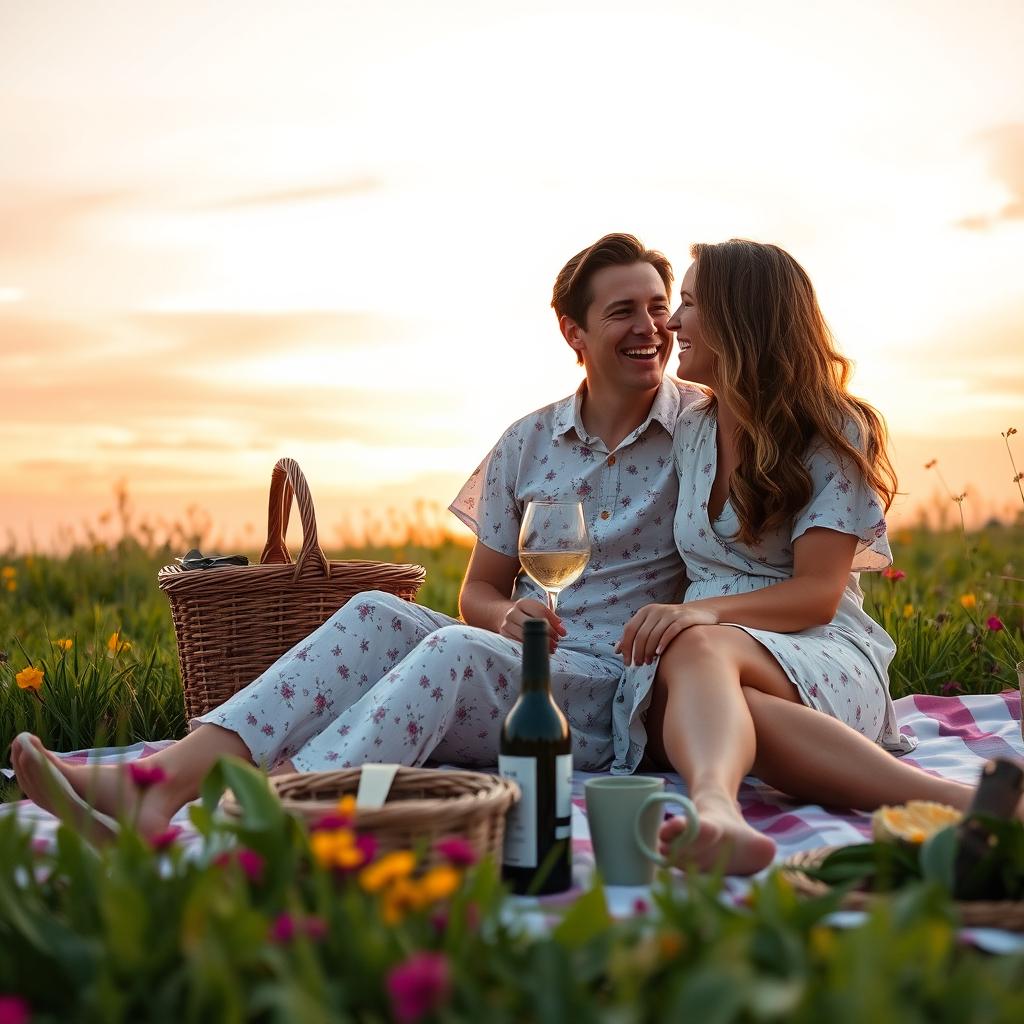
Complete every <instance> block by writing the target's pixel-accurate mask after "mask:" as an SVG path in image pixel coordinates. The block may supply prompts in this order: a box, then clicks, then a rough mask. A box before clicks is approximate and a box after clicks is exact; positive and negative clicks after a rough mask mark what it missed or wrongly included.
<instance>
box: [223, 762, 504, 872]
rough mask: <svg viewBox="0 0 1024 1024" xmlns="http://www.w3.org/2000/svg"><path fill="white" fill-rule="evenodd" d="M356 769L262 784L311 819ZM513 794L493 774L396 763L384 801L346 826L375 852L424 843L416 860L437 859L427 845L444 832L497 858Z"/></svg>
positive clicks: (228, 801)
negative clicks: (364, 836) (372, 842)
mask: <svg viewBox="0 0 1024 1024" xmlns="http://www.w3.org/2000/svg"><path fill="white" fill-rule="evenodd" d="M359 776H360V769H359V768H344V769H341V770H339V771H333V772H302V773H300V774H298V775H272V776H271V777H270V785H271V788H272V789H273V790H274V791H275V792H276V793H277V795H278V797H279V798H280V800H281V803H282V805H283V806H284V809H285V810H286V811H288V813H289V814H293V815H295V816H296V817H298V818H301V819H303V820H305V821H306V822H307V823H309V824H312V823H314V822H315V821H317V820H319V819H320V818H322V817H323V816H324V815H326V814H331V813H332V812H334V811H335V810H336V805H337V803H338V801H339V800H340V799H341V798H342V797H343V796H345V795H346V794H349V793H351V794H353V795H355V793H356V790H357V789H358V788H359ZM518 799H519V787H518V786H517V785H516V784H515V783H514V782H510V781H509V780H508V779H503V778H501V777H500V776H498V775H488V774H486V773H484V772H470V771H452V770H448V769H441V768H404V767H403V768H399V769H398V771H397V772H396V773H395V779H394V782H392V784H391V789H390V791H389V792H388V798H387V801H386V802H385V804H384V806H383V807H377V808H370V809H366V808H363V809H361V810H357V811H356V814H355V819H354V821H353V823H352V826H353V828H355V829H356V830H357V831H359V832H366V833H369V834H371V835H373V837H374V838H375V839H376V840H377V843H378V851H379V852H380V853H389V852H391V851H393V850H410V849H413V848H414V847H415V846H416V845H417V844H424V845H425V847H426V850H427V854H426V858H425V860H424V862H423V865H422V866H423V867H429V866H432V865H433V864H436V863H438V862H439V861H440V860H442V859H443V858H440V857H439V856H438V855H436V854H435V853H434V852H433V848H434V844H435V843H436V842H437V840H439V839H444V838H446V837H447V836H461V837H462V838H463V839H465V840H466V841H467V842H469V843H470V844H471V845H472V846H473V849H474V850H476V852H477V855H478V856H480V857H484V856H488V855H489V856H490V857H492V858H493V859H494V861H495V863H497V864H500V863H501V854H502V844H503V842H504V839H505V815H506V814H507V812H508V809H509V808H510V807H511V806H512V804H513V803H515V801H517V800H518ZM221 806H222V807H223V810H224V812H225V814H227V815H228V816H229V817H233V818H238V817H239V816H240V814H241V809H240V808H239V806H238V802H237V801H236V800H235V798H234V795H233V794H232V793H231V792H230V791H229V792H228V793H226V794H225V795H224V800H223V803H222V805H221Z"/></svg>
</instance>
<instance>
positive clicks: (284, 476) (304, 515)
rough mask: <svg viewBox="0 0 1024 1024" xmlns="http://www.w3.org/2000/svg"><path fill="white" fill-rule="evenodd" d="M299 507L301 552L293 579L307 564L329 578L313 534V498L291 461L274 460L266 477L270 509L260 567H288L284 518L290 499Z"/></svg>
mask: <svg viewBox="0 0 1024 1024" xmlns="http://www.w3.org/2000/svg"><path fill="white" fill-rule="evenodd" d="M293 495H294V497H295V501H296V502H297V503H298V506H299V517H300V518H301V520H302V550H301V551H300V552H299V560H298V561H297V562H296V563H295V576H294V577H293V579H295V580H298V578H299V576H300V575H301V574H302V569H303V566H305V565H306V563H307V561H308V562H309V565H310V566H313V565H319V566H320V570H321V572H322V573H323V575H324V576H325V577H327V578H329V577H330V575H331V567H330V563H329V562H328V561H327V556H326V555H325V554H324V552H323V548H321V547H320V541H319V539H318V537H317V532H316V510H315V509H314V508H313V498H312V496H311V495H310V493H309V485H308V484H307V483H306V478H305V476H304V475H303V473H302V470H301V469H299V464H298V463H297V462H296V461H295V460H294V459H278V461H277V465H276V466H274V472H273V474H272V475H271V477H270V505H269V507H268V509H267V545H266V547H265V548H264V549H263V554H262V555H260V564H261V565H265V564H268V563H270V564H284V565H288V564H289V563H290V562H291V560H292V556H291V555H290V554H289V553H288V545H287V544H286V543H285V539H284V538H285V534H286V533H287V532H288V515H289V513H290V511H291V507H292V497H293Z"/></svg>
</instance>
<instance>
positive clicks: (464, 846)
mask: <svg viewBox="0 0 1024 1024" xmlns="http://www.w3.org/2000/svg"><path fill="white" fill-rule="evenodd" d="M434 851H435V852H436V853H439V854H440V855H441V856H442V857H444V859H445V860H447V861H449V862H450V863H452V864H454V865H455V866H456V867H458V868H469V867H472V866H473V865H474V864H475V863H476V862H477V852H476V847H475V846H473V844H472V843H471V842H469V840H468V839H463V838H462V836H446V837H445V838H444V839H439V840H438V841H437V842H436V843H435V844H434Z"/></svg>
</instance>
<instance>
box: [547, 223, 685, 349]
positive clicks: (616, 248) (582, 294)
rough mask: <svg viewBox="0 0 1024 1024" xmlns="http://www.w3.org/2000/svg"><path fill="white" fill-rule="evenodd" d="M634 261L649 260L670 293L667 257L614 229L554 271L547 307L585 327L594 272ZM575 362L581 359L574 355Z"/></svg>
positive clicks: (624, 265) (670, 270)
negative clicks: (611, 232) (552, 287)
mask: <svg viewBox="0 0 1024 1024" xmlns="http://www.w3.org/2000/svg"><path fill="white" fill-rule="evenodd" d="M634 263H650V265H651V266H652V267H654V269H655V270H656V271H657V272H658V276H659V277H660V278H661V279H662V281H664V283H665V295H666V296H667V295H669V294H671V292H672V264H671V263H669V261H668V259H667V257H665V256H664V255H663V254H662V253H660V252H658V251H657V250H656V249H645V248H644V245H643V242H641V241H640V239H639V238H637V237H636V236H635V235H625V234H621V233H619V232H616V233H614V234H611V235H605V236H604V237H603V238H599V239H598V240H597V241H596V242H595V243H594V244H593V245H589V246H587V248H586V249H584V250H583V251H582V252H578V253H576V255H575V256H573V258H572V259H571V260H569V262H568V263H566V265H565V266H564V267H562V269H561V270H560V271H559V272H558V277H557V278H555V287H554V290H553V291H552V293H551V306H552V308H553V309H554V311H555V314H556V316H557V317H558V319H559V320H561V318H562V317H563V316H567V317H568V318H569V319H570V320H573V321H574V322H575V323H577V324H579V325H580V327H582V328H583V329H584V330H586V327H587V311H588V310H589V309H590V304H591V303H592V302H593V301H594V293H593V290H592V289H591V287H590V282H591V281H592V280H593V278H594V275H595V274H596V273H597V272H598V271H599V270H601V269H603V268H604V267H628V266H631V265H632V264H634ZM577 362H579V363H582V362H583V360H582V359H580V358H577Z"/></svg>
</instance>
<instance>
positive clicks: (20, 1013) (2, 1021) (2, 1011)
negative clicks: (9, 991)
mask: <svg viewBox="0 0 1024 1024" xmlns="http://www.w3.org/2000/svg"><path fill="white" fill-rule="evenodd" d="M30 1017H31V1012H30V1011H29V1007H28V1003H26V1002H25V1000H24V999H22V998H21V996H0V1024H28V1021H29V1018H30Z"/></svg>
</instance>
